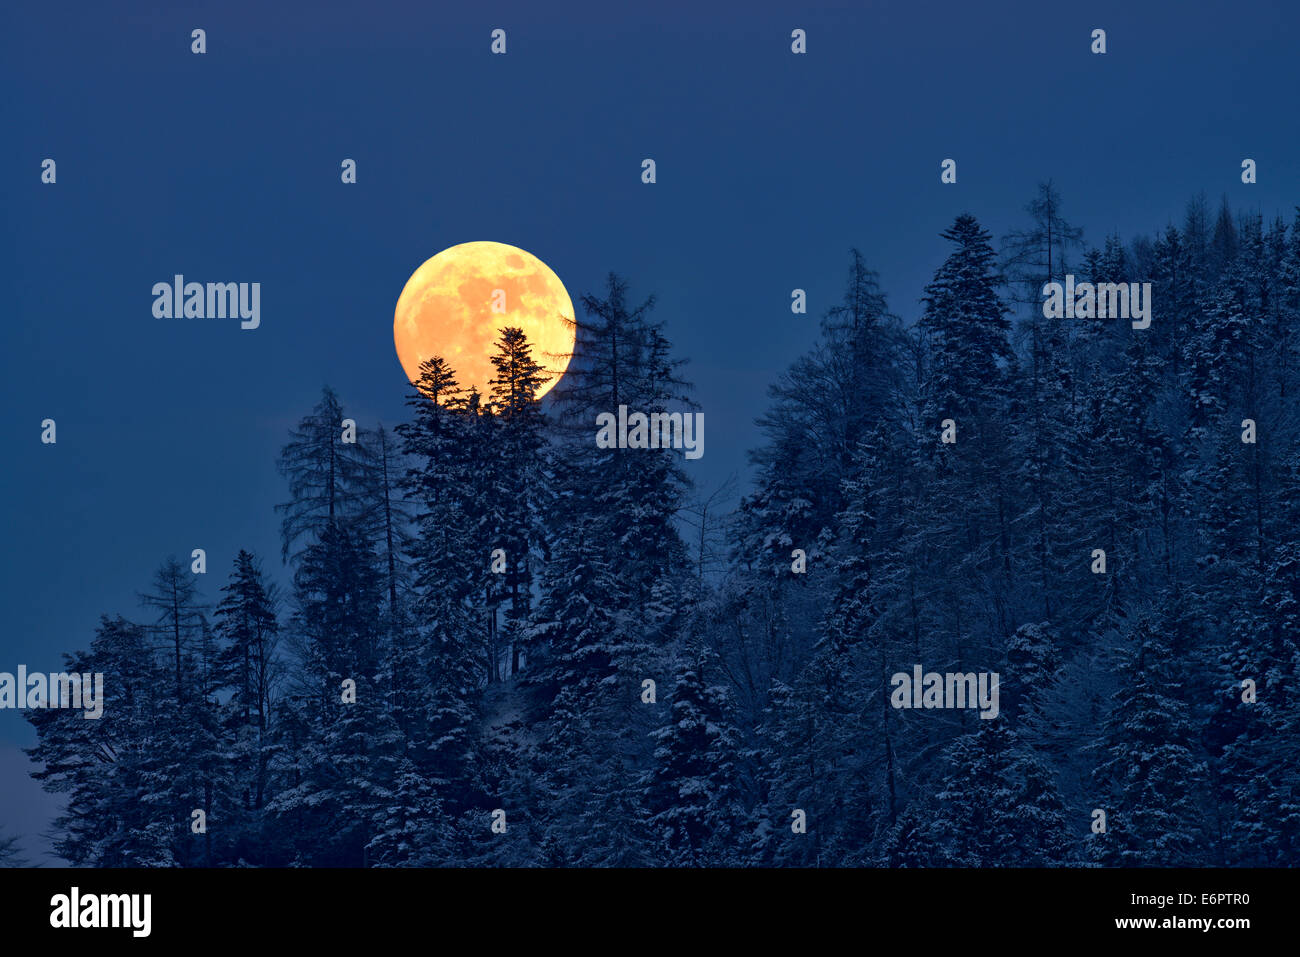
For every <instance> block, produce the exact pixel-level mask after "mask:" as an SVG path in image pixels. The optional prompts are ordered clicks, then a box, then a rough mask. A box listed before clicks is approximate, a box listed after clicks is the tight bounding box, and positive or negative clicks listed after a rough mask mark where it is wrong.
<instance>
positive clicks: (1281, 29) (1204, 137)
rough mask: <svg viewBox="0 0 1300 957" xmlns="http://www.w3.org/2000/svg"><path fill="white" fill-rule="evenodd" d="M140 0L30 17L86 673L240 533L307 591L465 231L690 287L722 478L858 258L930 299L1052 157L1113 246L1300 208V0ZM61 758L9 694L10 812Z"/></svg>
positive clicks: (68, 607)
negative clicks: (108, 640) (290, 513)
mask: <svg viewBox="0 0 1300 957" xmlns="http://www.w3.org/2000/svg"><path fill="white" fill-rule="evenodd" d="M118 6H119V5H108V6H103V5H91V4H82V5H50V4H22V5H18V4H11V5H8V6H7V7H6V9H5V11H4V13H3V14H0V17H3V19H2V20H0V70H3V72H4V80H5V82H4V94H3V96H0V129H3V131H4V136H3V139H2V140H0V164H2V169H0V174H2V176H0V191H2V193H0V195H2V197H3V208H4V218H3V223H4V232H3V248H0V261H3V263H4V264H5V271H4V292H5V296H6V300H7V303H8V306H7V308H6V310H5V321H4V323H3V332H2V333H0V335H2V336H3V359H0V361H2V362H3V375H2V376H0V396H2V397H3V400H2V408H3V410H4V415H3V417H0V441H3V443H4V449H5V458H4V465H5V468H4V472H5V486H6V491H7V494H6V495H5V497H4V504H3V506H0V508H2V510H3V516H4V526H3V528H4V539H3V540H4V555H3V559H0V560H2V561H3V579H2V580H3V582H4V585H3V588H4V599H5V600H4V626H3V630H2V631H0V671H12V670H14V668H15V667H16V666H17V665H18V664H20V663H21V664H26V665H27V666H28V667H29V668H31V669H33V670H58V669H59V667H60V664H61V657H60V656H61V653H62V652H64V651H68V650H71V649H73V648H77V647H84V646H86V645H87V644H88V642H89V640H90V637H91V635H92V632H93V629H94V626H95V624H96V622H97V620H98V617H99V615H100V614H101V613H104V612H109V613H116V612H122V613H123V614H126V615H128V616H132V615H137V614H139V610H138V608H137V606H136V602H135V595H136V593H137V592H138V591H139V590H140V589H142V588H144V587H145V586H146V585H147V583H148V581H149V579H150V576H151V574H152V572H153V570H154V569H155V568H156V567H157V565H158V564H159V562H160V561H161V560H162V559H163V558H164V557H166V556H167V555H168V554H171V553H175V554H177V555H178V556H182V557H184V556H188V554H189V552H190V550H191V549H192V548H195V547H203V548H205V549H206V550H207V554H208V562H209V576H208V579H207V581H206V582H205V586H206V589H205V590H206V592H207V594H208V596H209V597H211V596H213V595H215V594H216V591H217V589H218V588H219V587H220V585H221V584H223V583H224V581H225V579H226V576H227V574H228V572H229V568H230V563H231V560H232V558H233V556H234V554H235V552H236V551H237V550H238V549H239V548H241V547H246V548H250V549H253V550H255V551H257V552H258V553H259V554H261V555H263V556H265V559H266V565H267V568H268V570H270V571H272V572H273V573H274V574H276V575H277V576H280V577H282V578H283V577H285V576H284V571H283V569H282V567H281V565H280V562H279V552H278V541H277V520H276V516H275V515H274V514H273V512H272V506H273V505H274V503H276V502H278V501H281V500H282V499H283V498H284V496H285V489H284V486H283V483H282V481H281V480H280V479H279V477H278V476H277V474H276V471H275V457H276V453H277V451H278V449H279V448H280V446H281V445H282V444H283V442H284V439H285V434H286V430H287V428H288V427H289V426H290V424H291V423H293V422H294V421H296V420H297V419H298V418H300V417H301V416H302V415H303V414H304V413H305V412H306V411H308V410H309V409H310V407H311V406H312V404H313V403H314V402H315V401H316V399H317V397H318V395H319V392H320V388H321V385H322V384H323V383H326V382H328V383H329V384H331V385H332V386H333V387H334V388H335V389H337V390H338V391H339V393H340V394H341V395H342V396H343V398H344V400H345V402H346V403H347V405H348V407H349V409H350V411H351V412H352V413H353V414H354V416H355V417H356V418H357V419H358V421H360V422H362V423H363V424H372V423H373V422H374V421H375V420H377V419H382V420H383V421H384V422H385V423H387V424H389V425H391V424H394V423H396V422H398V421H400V420H401V419H402V418H403V414H404V413H403V406H402V400H403V394H404V380H403V374H402V370H401V367H400V365H399V364H398V362H397V359H396V356H395V354H394V351H393V340H392V321H393V306H394V304H395V302H396V299H397V295H398V293H399V292H400V291H401V288H402V285H403V283H404V282H405V281H406V279H407V277H408V276H409V275H410V273H411V272H412V271H413V270H414V269H415V267H416V266H418V265H419V264H420V263H421V262H423V261H424V260H425V259H426V258H428V257H429V256H431V255H433V254H434V253H436V252H438V251H439V250H441V249H443V248H445V247H447V246H451V245H454V244H456V243H460V242H465V241H468V240H478V239H488V240H496V241H499V242H506V243H511V244H514V245H517V246H521V247H523V248H525V249H528V250H529V251H531V252H533V253H534V254H536V255H537V256H539V257H540V258H542V259H543V260H544V261H545V262H546V263H547V264H548V265H550V266H551V268H553V269H554V270H555V271H556V273H557V274H558V275H559V276H560V278H561V279H562V280H563V281H564V283H565V284H566V286H567V287H568V289H569V291H570V294H571V295H572V296H573V298H574V300H575V302H576V301H577V299H578V298H579V296H581V295H582V294H583V293H586V292H592V291H598V290H599V287H600V284H601V283H602V281H603V277H604V275H605V274H606V273H607V272H608V271H610V270H614V271H617V272H619V273H621V274H623V275H625V276H627V277H628V278H629V279H630V280H631V282H632V284H633V291H634V293H635V294H636V295H637V296H638V297H639V296H643V295H645V294H647V293H650V292H654V293H655V294H656V295H657V296H658V299H659V306H658V309H657V315H658V316H659V317H660V318H663V319H665V320H667V323H668V332H669V335H670V337H671V338H672V339H673V341H674V342H675V344H676V346H677V349H678V351H679V353H680V354H681V355H683V356H686V357H689V359H690V360H691V364H690V366H689V367H688V372H689V375H690V377H691V378H692V379H693V380H694V381H695V383H696V385H697V398H698V400H699V401H700V403H701V407H702V409H703V411H704V413H705V417H706V422H707V429H706V432H705V442H706V444H705V455H704V458H703V459H701V460H699V461H698V462H695V463H689V464H688V467H689V469H690V471H691V473H692V474H693V475H694V476H695V478H696V479H697V481H698V482H699V483H700V485H701V487H702V489H704V490H706V491H707V490H708V489H710V488H712V487H713V486H715V485H716V484H718V483H719V482H720V481H721V480H723V479H724V478H725V477H726V476H727V475H728V474H730V473H732V472H740V473H742V474H743V472H744V469H745V452H746V450H747V449H748V448H750V447H751V446H753V445H754V444H755V443H756V442H757V440H758V434H757V432H756V430H755V428H754V427H753V419H754V417H755V416H756V415H758V414H759V413H760V412H761V411H762V410H763V408H764V407H765V404H766V389H767V386H768V385H769V383H771V382H772V381H773V380H774V379H775V377H776V376H777V375H778V374H779V373H780V372H781V371H782V370H783V369H784V367H785V366H786V364H787V363H788V362H789V360H790V359H792V358H793V357H794V356H795V355H797V354H798V353H800V352H802V351H803V350H804V349H806V348H807V347H808V346H809V345H810V344H811V343H812V341H813V339H814V337H815V332H816V328H817V319H818V317H819V316H820V315H821V313H822V312H823V311H824V309H825V308H826V307H827V306H828V305H831V304H832V303H833V302H834V301H835V300H837V299H838V298H839V296H840V294H841V291H842V288H843V282H844V277H845V272H846V269H847V250H848V248H849V247H850V246H854V245H856V246H858V247H859V248H860V249H861V250H862V251H863V253H864V254H865V256H866V258H867V261H868V262H869V264H870V265H871V266H872V267H873V268H875V269H877V270H878V271H879V273H880V275H881V282H882V285H883V287H884V289H885V292H886V293H887V295H888V296H889V301H890V303H891V305H892V307H893V308H894V310H895V311H896V312H898V313H899V314H900V315H902V316H903V317H904V318H905V319H907V320H908V321H911V320H912V319H914V318H915V316H916V315H917V312H918V304H917V300H918V298H919V296H920V295H921V291H922V287H923V286H924V284H925V282H926V281H927V280H928V279H929V277H930V275H931V274H932V272H933V270H934V268H935V267H936V266H937V265H938V264H939V263H940V262H941V261H942V259H943V257H944V255H945V254H946V249H945V248H944V246H945V244H944V243H943V242H942V241H941V240H940V239H939V238H938V235H937V234H938V233H939V232H940V231H941V230H942V229H944V228H946V227H947V226H948V225H949V224H950V223H951V221H952V219H953V217H954V216H955V215H956V214H957V213H960V212H963V211H969V212H972V213H974V214H975V215H976V216H977V217H979V219H980V220H981V221H982V222H983V223H984V225H986V226H987V227H989V228H990V229H991V230H993V232H994V233H995V234H996V235H1001V234H1002V233H1003V232H1004V231H1005V230H1006V229H1007V228H1009V227H1012V226H1015V225H1020V224H1022V223H1023V214H1022V212H1021V211H1022V208H1023V206H1024V204H1025V202H1026V201H1027V200H1028V199H1029V197H1030V195H1031V193H1032V192H1033V189H1034V186H1035V184H1036V183H1037V182H1039V181H1040V180H1044V179H1047V178H1048V177H1051V178H1053V179H1054V180H1055V182H1056V184H1057V185H1058V187H1059V188H1060V190H1061V192H1062V195H1063V197H1064V199H1065V213H1066V216H1067V218H1069V219H1071V220H1073V221H1074V222H1075V223H1077V224H1078V225H1080V226H1082V227H1083V228H1084V230H1085V238H1086V239H1087V240H1089V241H1090V242H1094V243H1099V242H1100V241H1101V240H1102V239H1104V237H1105V235H1106V234H1107V233H1109V232H1112V231H1118V232H1119V233H1120V234H1121V235H1123V236H1124V238H1126V239H1128V238H1131V237H1132V235H1133V234H1135V233H1138V232H1150V231H1152V230H1153V229H1155V228H1157V227H1160V226H1163V225H1164V224H1165V223H1167V222H1169V221H1170V220H1171V219H1174V220H1181V217H1182V212H1183V208H1184V205H1185V203H1186V201H1187V199H1188V198H1189V196H1190V195H1192V194H1193V193H1196V192H1199V191H1206V192H1207V193H1208V194H1209V196H1210V198H1211V201H1212V202H1213V203H1217V200H1218V197H1219V195H1220V194H1223V193H1226V194H1227V195H1228V197H1229V199H1230V200H1231V201H1232V202H1233V203H1234V205H1239V206H1243V207H1248V208H1254V209H1260V210H1262V211H1263V212H1264V213H1265V215H1266V216H1267V217H1269V218H1271V217H1272V216H1274V215H1277V214H1283V215H1285V216H1286V217H1287V218H1288V219H1290V216H1291V210H1292V207H1293V204H1294V203H1295V202H1297V201H1298V200H1300V194H1298V193H1297V190H1296V189H1295V186H1296V184H1297V181H1298V177H1297V173H1298V172H1300V160H1298V159H1297V157H1300V132H1298V131H1297V123H1296V119H1295V105H1294V97H1295V93H1296V90H1297V89H1300V83H1298V82H1297V75H1296V74H1297V68H1296V52H1295V51H1296V43H1297V36H1298V35H1300V34H1298V31H1297V27H1300V14H1298V12H1297V7H1296V5H1294V4H1290V3H1278V4H1275V5H1268V4H1254V5H1250V6H1246V5H1243V4H1240V3H1198V2H1180V3H1168V4H1136V3H1132V2H1121V3H1089V4H1086V5H1083V4H1077V5H1069V6H1065V5H1059V4H1043V3H1041V2H1037V3H1023V4H1005V3H1002V4H999V3H980V4H966V3H942V4H940V3H924V4H922V3H902V2H898V3H888V4H881V3H862V2H855V3H837V4H828V3H827V4H819V5H818V6H819V7H820V8H821V12H818V13H815V14H809V13H805V12H801V10H800V5H797V4H772V3H745V4H740V3H735V4H726V5H725V6H724V5H721V4H686V3H676V2H673V3H668V4H660V3H647V4H642V5H640V9H636V10H633V9H628V8H629V7H630V5H627V4H609V3H600V4H589V5H582V6H579V5H575V4H553V3H548V4H537V3H535V2H527V3H515V4H504V3H494V4H491V5H483V4H469V5H462V6H469V7H471V8H472V10H471V12H469V13H464V12H457V11H455V10H450V9H444V8H446V7H447V6H448V5H446V4H415V3H410V4H376V3H368V4H346V5H339V4H332V3H323V4H310V5H307V4H303V5H299V9H297V10H295V11H293V12H289V11H284V10H272V9H267V7H269V6H270V5H267V4H262V3H253V4H247V3H237V4H236V3H221V4H212V5H210V6H209V5H206V4H199V5H195V4H176V5H171V4H169V5H167V6H168V9H166V10H164V11H162V12H149V13H145V12H142V11H135V12H122V11H121V10H120V9H117V7H118ZM561 8H563V9H561ZM195 27H202V28H204V29H205V30H206V31H207V44H208V52H207V53H206V55H203V56H195V55H193V54H191V53H190V31H191V30H192V29H193V28H195ZM495 27H502V28H504V29H506V30H507V33H508V53H507V54H506V55H505V56H492V55H491V54H490V53H489V49H488V47H489V33H490V31H491V30H492V29H493V28H495ZM795 27H802V28H804V29H805V30H807V32H808V53H807V55H805V56H795V55H793V54H791V52H790V39H789V37H790V31H791V30H792V29H793V28H795ZM1094 27H1101V28H1104V29H1105V30H1106V31H1107V34H1108V48H1109V52H1108V53H1107V54H1106V55H1104V56H1094V55H1092V54H1091V53H1090V52H1089V43H1090V40H1089V35H1090V32H1091V30H1092V29H1093V28H1094ZM46 157H52V158H54V159H55V160H56V161H57V163H58V183H57V184H56V185H54V186H48V185H42V184H41V182H40V163H41V160H43V159H44V158H46ZM344 157H351V158H354V159H356V160H357V162H358V183H357V185H355V186H345V185H343V184H341V183H340V181H339V164H340V162H341V160H342V159H343V158H344ZM645 157H652V158H654V159H655V160H656V162H657V164H658V183H656V184H655V185H653V186H647V185H643V184H642V183H641V181H640V169H641V160H642V159H643V158H645ZM945 157H953V158H955V159H956V160H957V162H958V183H957V184H956V185H955V186H945V185H942V184H940V181H939V164H940V161H941V160H942V159H944V158H945ZM1244 157H1251V158H1254V159H1255V160H1256V161H1257V162H1258V164H1259V182H1258V184H1257V185H1254V186H1245V185H1243V184H1242V183H1241V182H1240V163H1241V160H1242V159H1243V158H1244ZM178 272H179V273H184V274H185V275H186V277H187V278H190V279H193V280H197V281H201V282H202V281H226V280H231V281H244V282H252V281H257V282H260V283H261V284H262V324H261V328H260V329H257V330H255V331H241V330H240V329H239V327H238V323H237V322H235V321H230V320H226V321H220V320H216V321H211V322H208V321H201V320H179V321H177V320H173V321H168V320H159V319H155V318H154V317H153V315H152V312H151V305H152V296H151V294H150V289H151V287H152V285H153V284H154V283H155V282H158V281H169V280H170V278H171V276H172V275H173V274H174V273H178ZM794 287H803V288H805V289H807V290H808V293H809V309H810V312H809V315H808V316H804V317H798V316H793V315H792V314H791V313H790V310H789V301H790V290H791V289H792V288H794ZM47 417H49V418H54V419H55V420H57V422H58V444H57V445H56V446H44V445H42V444H41V443H40V441H39V431H40V429H39V426H40V421H41V420H42V419H44V418H47ZM33 740H34V737H33V735H32V734H31V732H30V729H29V726H28V725H27V724H26V722H24V721H23V720H22V718H21V713H20V712H14V711H0V828H7V829H9V830H11V831H17V832H22V833H27V834H29V835H30V834H32V833H33V832H34V830H35V829H38V828H39V827H40V826H42V821H43V818H44V816H45V815H47V813H48V812H47V808H48V806H49V805H48V800H47V799H45V798H44V797H42V796H41V795H40V794H39V791H38V789H37V787H36V785H35V784H34V783H32V782H31V781H30V780H27V779H26V778H25V768H24V767H23V758H22V756H21V755H20V754H19V753H18V752H17V750H16V749H17V748H18V747H20V746H24V745H27V744H30V743H31V742H32V741H33ZM37 843H38V842H37V841H36V840H35V839H34V838H33V839H32V841H31V844H32V846H36V844H37Z"/></svg>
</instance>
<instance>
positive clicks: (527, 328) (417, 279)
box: [393, 242, 574, 401]
mask: <svg viewBox="0 0 1300 957" xmlns="http://www.w3.org/2000/svg"><path fill="white" fill-rule="evenodd" d="M566 320H567V321H566ZM572 322H573V302H572V300H570V299H569V294H568V292H567V291H566V290H565V288H564V283H562V282H560V278H559V277H558V276H557V275H555V273H554V272H552V271H551V268H550V267H549V266H547V265H546V263H544V262H542V261H541V260H540V259H538V258H537V257H536V256H534V255H533V254H532V253H530V252H527V251H525V250H523V249H519V248H518V247H516V246H507V245H506V244H505V243H492V242H473V243H461V244H460V245H458V246H452V247H451V248H450V249H444V250H443V251H442V252H440V253H438V255H436V256H434V257H433V258H432V259H428V260H426V261H425V262H424V263H423V265H421V266H420V268H419V269H417V270H416V271H415V272H414V273H412V274H411V278H410V279H408V280H407V281H406V285H405V286H404V287H403V288H402V294H401V296H399V297H398V299H397V309H396V311H395V312H394V314H393V342H394V343H395V344H396V346H397V358H398V359H399V360H400V361H401V363H402V368H403V369H405V370H406V378H407V381H411V382H413V381H415V380H416V379H417V378H419V375H420V364H421V363H422V362H424V361H425V360H426V359H431V358H433V357H434V356H442V357H443V359H445V360H446V361H447V364H448V365H450V366H451V368H452V369H453V370H455V373H456V381H457V382H458V383H459V384H460V387H461V388H462V389H464V390H465V391H466V392H468V391H469V389H470V387H471V386H473V387H475V388H477V389H478V391H479V393H480V394H481V395H482V396H483V398H484V401H486V399H487V396H488V394H489V392H490V391H491V389H492V386H491V381H492V377H493V376H494V375H495V374H496V370H495V369H494V368H493V366H492V356H493V354H495V352H496V341H497V339H498V338H499V337H500V334H501V330H502V329H504V328H506V327H507V326H515V327H517V328H519V329H522V330H523V333H524V335H525V336H527V337H528V343H529V345H530V346H531V347H532V356H533V361H534V362H536V363H537V364H538V365H540V366H542V368H544V369H545V370H546V371H547V372H548V373H549V375H550V378H549V379H547V380H546V382H544V383H542V386H541V388H540V389H539V390H538V397H539V398H540V397H541V396H543V395H545V394H546V393H547V392H549V391H550V390H551V388H552V387H553V386H554V385H555V384H556V383H557V382H559V380H560V377H561V376H563V375H564V370H565V369H566V368H568V364H569V358H570V357H571V356H572V355H573V343H574V328H573V325H572Z"/></svg>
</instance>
